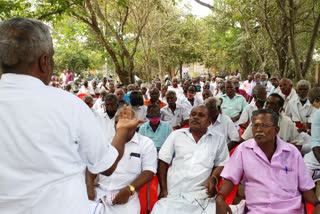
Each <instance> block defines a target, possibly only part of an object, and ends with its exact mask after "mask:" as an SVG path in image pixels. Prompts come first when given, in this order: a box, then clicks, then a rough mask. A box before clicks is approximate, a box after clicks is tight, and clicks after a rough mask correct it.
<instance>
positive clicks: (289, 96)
mask: <svg viewBox="0 0 320 214" xmlns="http://www.w3.org/2000/svg"><path fill="white" fill-rule="evenodd" d="M292 86H293V85H292V81H291V80H290V79H287V78H282V79H281V81H280V90H281V91H280V93H279V94H280V95H281V96H282V98H283V99H284V105H283V110H284V113H285V114H287V111H288V108H289V101H291V100H295V99H297V98H298V95H297V92H296V90H295V89H294V88H292Z"/></svg>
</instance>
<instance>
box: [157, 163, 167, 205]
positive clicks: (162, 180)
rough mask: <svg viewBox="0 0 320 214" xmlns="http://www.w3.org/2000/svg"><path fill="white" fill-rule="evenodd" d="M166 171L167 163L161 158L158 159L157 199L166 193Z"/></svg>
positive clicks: (163, 196)
mask: <svg viewBox="0 0 320 214" xmlns="http://www.w3.org/2000/svg"><path fill="white" fill-rule="evenodd" d="M167 171H168V164H167V163H166V162H164V161H162V160H159V162H158V179H159V184H160V195H159V200H160V199H161V198H165V197H167V195H168V190H167Z"/></svg>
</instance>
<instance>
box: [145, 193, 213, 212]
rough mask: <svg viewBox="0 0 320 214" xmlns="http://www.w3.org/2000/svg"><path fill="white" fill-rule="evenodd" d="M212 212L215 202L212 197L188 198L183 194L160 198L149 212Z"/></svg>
mask: <svg viewBox="0 0 320 214" xmlns="http://www.w3.org/2000/svg"><path fill="white" fill-rule="evenodd" d="M187 213H190V214H214V213H216V203H215V200H214V199H212V198H206V199H193V200H189V199H186V198H184V197H183V196H168V197H167V198H162V199H161V200H159V201H158V202H157V203H156V204H155V205H154V207H153V209H152V212H151V214H187Z"/></svg>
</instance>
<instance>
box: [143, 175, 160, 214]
mask: <svg viewBox="0 0 320 214" xmlns="http://www.w3.org/2000/svg"><path fill="white" fill-rule="evenodd" d="M148 185H149V183H146V184H145V185H144V186H143V187H141V188H140V190H139V201H140V214H148V201H149V205H150V210H149V211H150V212H151V210H152V208H153V206H154V204H155V203H156V202H157V201H158V177H157V176H156V175H154V176H153V178H152V180H151V183H150V191H149V196H150V197H149V198H148Z"/></svg>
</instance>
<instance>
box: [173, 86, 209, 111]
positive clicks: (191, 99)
mask: <svg viewBox="0 0 320 214" xmlns="http://www.w3.org/2000/svg"><path fill="white" fill-rule="evenodd" d="M196 93H197V86H195V85H190V86H189V88H188V92H187V98H185V99H183V100H181V104H182V105H183V106H184V108H185V109H186V110H187V112H188V114H190V112H191V110H192V109H193V108H194V107H197V106H199V105H201V104H202V103H203V101H202V100H201V99H200V98H199V96H197V94H196ZM177 96H178V95H177Z"/></svg>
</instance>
